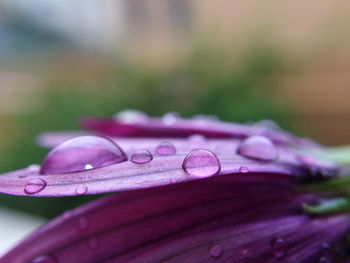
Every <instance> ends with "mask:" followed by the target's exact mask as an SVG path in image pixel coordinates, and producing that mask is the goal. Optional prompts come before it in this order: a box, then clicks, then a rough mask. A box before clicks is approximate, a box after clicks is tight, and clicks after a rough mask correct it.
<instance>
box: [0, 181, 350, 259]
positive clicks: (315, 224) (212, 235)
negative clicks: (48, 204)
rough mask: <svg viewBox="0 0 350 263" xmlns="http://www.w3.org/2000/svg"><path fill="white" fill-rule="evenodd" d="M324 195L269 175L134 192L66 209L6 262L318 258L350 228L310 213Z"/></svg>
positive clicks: (343, 220) (341, 219)
mask: <svg viewBox="0 0 350 263" xmlns="http://www.w3.org/2000/svg"><path fill="white" fill-rule="evenodd" d="M179 193H181V194H179ZM317 199H318V198H317V196H313V195H301V194H295V193H294V192H293V191H292V189H291V187H290V185H289V184H288V183H286V181H285V179H284V178H283V177H278V178H276V177H273V176H268V175H255V176H253V175H241V176H236V177H232V176H222V177H212V178H206V179H203V180H200V181H195V182H186V183H182V184H176V185H171V186H165V187H159V188H151V189H144V190H139V191H131V192H128V193H123V194H119V195H114V196H111V197H108V198H104V199H101V200H98V201H95V202H93V203H90V204H88V205H87V206H84V207H81V208H78V209H76V210H73V211H69V212H66V213H65V214H63V215H62V216H61V217H59V218H57V219H55V220H53V221H52V222H50V223H48V224H47V225H45V226H44V227H43V228H41V229H40V230H39V231H37V232H35V233H34V234H32V235H31V236H29V237H28V238H27V239H26V240H24V241H23V242H22V243H21V244H19V245H18V246H17V247H16V248H14V249H13V250H12V251H10V252H9V253H8V254H7V255H5V256H4V257H3V258H2V259H1V260H0V262H1V263H27V262H31V261H32V260H35V259H37V258H40V257H48V258H50V259H54V260H55V261H53V262H57V263H63V262H64V263H90V262H91V263H92V262H114V263H119V262H120V263H125V262H133V263H139V262H140V263H141V262H171V263H173V262H181V263H190V262H191V263H196V262H236V263H243V262H245V263H256V262H259V263H266V262H282V263H287V262H298V263H310V262H317V261H318V260H319V258H320V257H322V256H323V254H322V253H323V250H324V244H325V243H327V244H328V245H329V246H330V247H331V246H333V245H334V244H335V243H337V242H339V241H340V240H341V239H342V238H343V237H344V233H346V231H348V230H349V229H350V219H349V217H348V216H335V217H328V218H320V219H312V218H310V217H309V216H307V215H305V214H303V212H302V209H301V203H304V202H306V203H313V202H315V201H317ZM276 240H277V241H276ZM278 240H283V241H282V242H281V241H278ZM276 242H277V244H276ZM334 260H335V259H334ZM34 262H35V261H34ZM336 262H338V261H336Z"/></svg>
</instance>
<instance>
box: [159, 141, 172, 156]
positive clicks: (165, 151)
mask: <svg viewBox="0 0 350 263" xmlns="http://www.w3.org/2000/svg"><path fill="white" fill-rule="evenodd" d="M156 153H157V154H158V155H173V154H175V153H176V148H175V146H174V145H173V144H172V143H171V142H168V141H164V142H161V143H160V144H159V145H158V146H157V148H156Z"/></svg>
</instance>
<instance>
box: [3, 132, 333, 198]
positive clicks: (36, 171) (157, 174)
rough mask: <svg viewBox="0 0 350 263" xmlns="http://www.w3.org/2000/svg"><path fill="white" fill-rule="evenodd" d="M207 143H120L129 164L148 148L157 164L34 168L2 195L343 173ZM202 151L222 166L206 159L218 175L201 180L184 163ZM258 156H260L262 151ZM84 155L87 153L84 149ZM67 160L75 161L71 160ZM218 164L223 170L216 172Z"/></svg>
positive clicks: (17, 175) (286, 156)
mask: <svg viewBox="0 0 350 263" xmlns="http://www.w3.org/2000/svg"><path fill="white" fill-rule="evenodd" d="M54 136H56V135H54ZM90 137H91V136H90ZM78 138H79V137H78ZM112 139H113V138H112ZM202 139H203V138H202ZM202 139H199V138H198V137H197V139H196V138H189V139H179V138H177V139H171V141H170V142H171V143H170V144H169V143H168V144H163V145H168V146H169V145H170V146H171V147H173V146H174V148H175V149H176V151H173V150H172V151H171V154H172V155H162V154H161V155H159V153H157V150H156V149H157V146H158V145H159V144H161V143H162V140H161V139H147V138H143V139H141V138H134V139H128V138H114V139H113V140H114V142H115V143H117V144H118V145H119V146H121V148H122V149H123V151H124V152H125V153H126V155H127V156H128V157H129V159H130V156H131V155H132V154H133V152H135V151H136V150H138V149H140V148H143V149H147V150H148V151H149V152H150V153H152V154H153V155H154V156H153V157H152V158H151V159H150V160H151V161H149V162H147V163H142V164H137V163H134V162H132V161H126V162H121V163H117V164H111V165H109V166H105V167H100V168H96V169H92V170H83V171H78V172H69V173H68V172H67V173H61V174H45V175H43V174H40V167H39V166H34V167H33V166H31V167H30V168H27V169H23V170H19V171H16V172H10V173H6V174H3V175H1V176H0V192H2V193H6V194H13V195H31V196H71V195H80V194H99V193H108V192H115V191H123V190H131V189H139V188H147V187H154V186H160V185H167V184H173V183H178V182H184V181H189V180H196V179H200V178H202V177H203V176H213V175H226V174H231V175H235V174H240V173H268V174H279V175H286V176H291V177H295V178H297V177H299V178H309V177H317V176H320V177H322V175H323V173H324V172H326V175H327V176H329V175H334V174H337V172H338V167H337V166H334V165H328V166H327V165H324V166H323V165H322V164H319V163H316V164H315V166H313V165H310V164H309V163H307V164H305V163H303V162H301V161H300V160H299V158H298V156H297V155H296V154H295V153H294V152H293V151H292V150H291V149H289V148H288V147H286V146H283V145H276V146H273V147H276V153H278V158H277V159H276V160H272V161H265V159H261V160H259V158H250V156H247V157H245V156H244V155H241V154H239V152H238V150H237V148H238V147H239V146H240V142H241V140H237V139H204V141H201V140H202ZM258 146H259V145H258ZM252 147H253V146H252V145H250V148H249V153H250V154H252V151H253V150H254V149H253V148H252ZM196 149H197V150H196ZM198 149H203V150H204V152H209V153H210V152H211V155H213V154H214V155H213V156H215V157H214V158H216V156H217V158H218V159H217V160H218V161H216V162H208V159H205V158H203V161H202V162H203V163H202V164H201V165H202V166H203V169H208V171H211V170H213V171H214V170H215V171H216V172H215V173H210V172H209V173H203V174H199V176H196V175H197V174H195V173H191V172H188V171H189V169H186V167H185V166H186V165H185V164H186V163H185V162H184V160H185V158H186V156H187V158H189V157H188V154H189V153H190V152H191V151H198ZM208 150H209V151H208ZM202 152H203V151H202ZM257 153H259V154H260V151H257ZM69 154H74V148H73V149H72V151H69ZM79 154H81V151H80V150H79ZM94 156H95V155H94ZM96 156H97V155H96ZM61 159H62V158H61ZM61 159H60V160H61ZM64 159H65V160H68V161H70V162H71V159H70V158H69V156H66V158H64ZM72 159H74V158H72ZM75 159H77V158H75ZM193 162H194V161H193ZM70 165H71V163H70ZM87 165H88V166H89V167H91V165H90V164H87ZM213 165H217V166H218V167H211V166H213ZM316 165H317V166H316ZM58 166H59V164H58ZM62 166H63V164H62ZM202 166H201V167H202ZM211 168H212V169H211ZM26 188H27V189H26Z"/></svg>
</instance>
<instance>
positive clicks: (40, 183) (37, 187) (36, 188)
mask: <svg viewBox="0 0 350 263" xmlns="http://www.w3.org/2000/svg"><path fill="white" fill-rule="evenodd" d="M46 184H47V183H46V181H44V180H43V179H40V178H35V179H32V180H30V181H28V183H27V184H26V186H25V187H24V192H26V193H27V194H36V193H39V192H40V191H41V190H43V189H44V188H45V187H46Z"/></svg>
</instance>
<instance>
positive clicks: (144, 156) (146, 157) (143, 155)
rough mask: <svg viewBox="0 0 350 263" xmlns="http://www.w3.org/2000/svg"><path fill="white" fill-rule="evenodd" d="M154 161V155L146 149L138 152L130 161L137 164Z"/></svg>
mask: <svg viewBox="0 0 350 263" xmlns="http://www.w3.org/2000/svg"><path fill="white" fill-rule="evenodd" d="M152 159H153V156H152V154H151V153H150V152H149V151H147V150H146V149H140V150H137V151H135V152H134V153H133V154H132V155H131V157H130V161H131V162H133V163H137V164H144V163H149V162H150V161H152Z"/></svg>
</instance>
